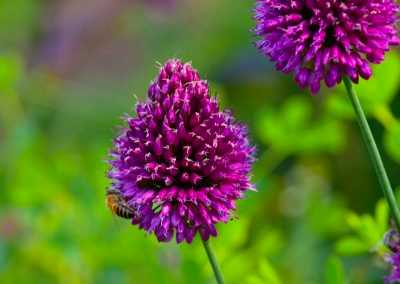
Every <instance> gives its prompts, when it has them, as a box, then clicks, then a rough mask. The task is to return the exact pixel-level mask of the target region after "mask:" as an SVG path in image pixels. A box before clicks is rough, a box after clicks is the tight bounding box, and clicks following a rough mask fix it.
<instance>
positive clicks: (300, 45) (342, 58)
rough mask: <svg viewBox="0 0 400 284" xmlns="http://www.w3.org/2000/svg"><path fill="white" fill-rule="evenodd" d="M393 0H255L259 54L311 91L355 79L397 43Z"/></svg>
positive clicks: (367, 73)
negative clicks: (323, 83)
mask: <svg viewBox="0 0 400 284" xmlns="http://www.w3.org/2000/svg"><path fill="white" fill-rule="evenodd" d="M398 11H399V5H398V4H396V0H303V1H300V0H293V1H289V0H257V5H256V8H255V20H256V28H255V33H256V34H257V35H258V36H260V37H261V40H259V41H258V42H257V46H258V48H259V49H260V50H261V52H262V53H263V54H265V55H266V56H268V57H269V58H270V59H271V60H272V61H274V62H275V63H276V68H277V69H278V70H280V71H282V72H284V73H292V72H294V76H295V79H296V81H297V83H298V84H299V85H300V86H301V87H302V88H305V87H309V88H310V89H311V91H312V92H313V93H317V92H318V91H319V89H320V82H321V80H325V84H326V85H327V86H328V87H333V86H335V85H336V84H339V83H340V82H341V80H342V77H343V76H348V77H349V78H350V79H351V80H352V81H353V82H355V83H357V82H358V80H359V76H361V77H362V78H364V79H368V78H370V77H371V75H372V70H371V67H370V66H369V62H371V63H380V62H381V61H382V60H383V59H384V54H385V52H387V51H388V50H389V48H390V46H395V45H399V44H400V39H399V37H398V35H397V31H396V24H397V21H398V19H399V18H398Z"/></svg>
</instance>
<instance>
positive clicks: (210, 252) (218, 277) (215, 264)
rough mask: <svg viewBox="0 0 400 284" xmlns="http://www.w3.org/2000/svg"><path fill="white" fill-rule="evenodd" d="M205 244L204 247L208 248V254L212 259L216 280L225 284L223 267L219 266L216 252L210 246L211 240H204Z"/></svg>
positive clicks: (209, 258) (220, 283) (210, 259)
mask: <svg viewBox="0 0 400 284" xmlns="http://www.w3.org/2000/svg"><path fill="white" fill-rule="evenodd" d="M202 242H203V245H204V249H205V250H206V253H207V256H208V260H209V261H210V264H211V266H212V269H213V271H214V275H215V280H217V283H218V284H224V283H225V282H224V278H223V277H222V273H221V269H220V268H219V266H218V262H217V259H216V257H215V255H214V252H213V250H212V248H211V246H210V243H209V241H204V240H202Z"/></svg>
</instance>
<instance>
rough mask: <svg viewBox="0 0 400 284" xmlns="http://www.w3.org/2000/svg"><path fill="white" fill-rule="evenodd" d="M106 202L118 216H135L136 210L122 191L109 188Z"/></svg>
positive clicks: (126, 217) (129, 217) (128, 217)
mask: <svg viewBox="0 0 400 284" xmlns="http://www.w3.org/2000/svg"><path fill="white" fill-rule="evenodd" d="M106 204H107V206H108V208H110V210H111V212H112V213H113V214H115V215H117V216H118V217H121V218H125V219H132V218H133V217H134V216H135V210H134V209H133V208H132V207H131V206H129V205H128V203H127V202H126V201H125V200H124V198H123V197H122V195H121V193H120V192H119V191H118V190H116V189H113V188H109V189H108V190H107V194H106Z"/></svg>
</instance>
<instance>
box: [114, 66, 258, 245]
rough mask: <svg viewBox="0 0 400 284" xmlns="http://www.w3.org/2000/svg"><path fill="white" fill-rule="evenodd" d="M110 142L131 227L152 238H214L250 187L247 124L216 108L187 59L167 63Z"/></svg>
mask: <svg viewBox="0 0 400 284" xmlns="http://www.w3.org/2000/svg"><path fill="white" fill-rule="evenodd" d="M136 112H137V117H136V118H130V117H128V118H127V123H128V127H127V128H125V129H124V130H123V131H122V134H121V135H120V136H119V137H117V138H116V139H115V142H114V149H113V151H112V156H113V159H112V160H111V161H110V164H111V170H110V172H109V176H110V178H112V179H113V188H114V189H117V190H119V192H120V193H121V195H122V197H123V198H124V199H125V201H126V202H127V204H129V206H131V207H132V208H134V209H135V211H136V214H135V216H134V218H133V219H132V223H133V224H137V225H138V226H139V227H140V228H142V229H144V230H146V231H147V232H149V233H152V232H154V233H155V235H156V236H157V238H158V240H159V241H169V240H171V239H172V238H173V237H174V234H175V235H176V241H177V242H178V243H180V242H182V241H183V240H186V241H187V242H188V243H191V242H192V240H193V238H194V236H195V235H196V233H199V234H200V235H201V237H202V239H203V240H207V239H208V238H209V237H210V236H216V235H217V231H216V228H215V224H217V223H219V222H227V221H228V220H229V219H230V216H231V213H232V211H233V210H234V209H235V201H236V200H237V199H239V198H242V197H243V194H244V192H245V191H246V190H248V189H251V188H252V186H251V184H250V181H249V172H250V169H251V164H252V162H253V152H254V148H253V147H251V146H250V144H249V141H248V139H247V131H246V128H245V127H244V126H243V125H241V124H238V123H236V122H235V121H234V119H233V117H232V115H231V114H230V113H229V112H227V111H224V112H222V111H220V110H219V107H218V103H217V101H216V99H214V98H212V97H210V91H209V87H208V84H207V82H206V81H203V80H201V79H200V76H199V73H198V72H197V71H196V70H194V69H193V68H192V66H191V65H190V64H189V63H186V64H183V63H182V62H181V61H179V60H176V59H172V60H169V61H168V62H167V63H166V64H165V65H164V66H163V67H162V68H161V70H160V73H159V75H158V77H157V78H156V80H155V81H154V82H153V83H152V84H151V85H150V88H149V90H148V100H147V101H146V102H145V103H142V104H138V105H137V108H136Z"/></svg>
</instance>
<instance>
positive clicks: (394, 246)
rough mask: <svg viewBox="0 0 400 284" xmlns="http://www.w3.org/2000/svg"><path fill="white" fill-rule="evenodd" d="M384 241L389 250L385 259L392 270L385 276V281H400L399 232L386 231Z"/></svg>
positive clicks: (393, 230)
mask: <svg viewBox="0 0 400 284" xmlns="http://www.w3.org/2000/svg"><path fill="white" fill-rule="evenodd" d="M384 243H385V245H386V246H387V247H388V248H389V250H390V252H391V253H390V254H389V255H387V256H386V261H387V262H388V263H389V264H390V265H391V266H392V272H391V274H390V275H389V276H387V277H385V283H400V234H399V233H398V232H397V230H395V229H391V230H390V231H389V232H387V233H386V235H385V239H384Z"/></svg>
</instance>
